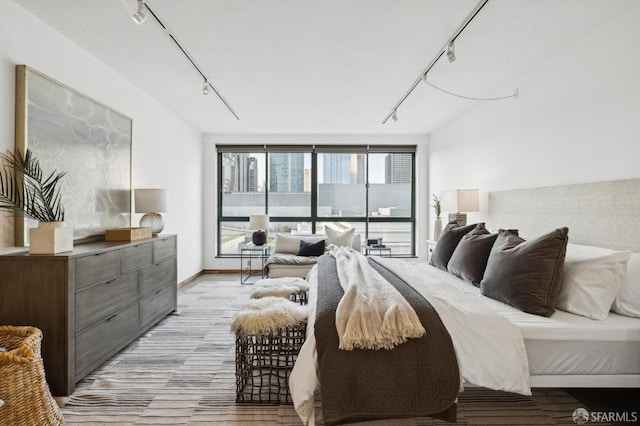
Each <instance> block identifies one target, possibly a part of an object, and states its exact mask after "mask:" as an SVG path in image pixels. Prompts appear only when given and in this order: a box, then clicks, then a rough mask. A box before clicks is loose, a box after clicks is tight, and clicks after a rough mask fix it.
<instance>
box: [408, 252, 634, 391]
mask: <svg viewBox="0 0 640 426" xmlns="http://www.w3.org/2000/svg"><path fill="white" fill-rule="evenodd" d="M416 267H420V268H424V273H425V274H430V275H436V276H437V277H438V278H439V279H440V280H441V281H442V282H443V283H444V284H447V285H450V286H453V287H456V288H458V289H459V290H461V291H463V292H464V293H465V294H467V295H469V296H470V297H473V298H475V299H478V300H480V301H481V302H482V303H483V304H485V305H487V306H489V307H490V308H491V309H492V310H494V311H495V312H497V313H498V314H500V315H501V316H503V317H505V318H507V319H508V320H509V321H511V322H512V323H513V324H515V325H516V326H517V327H518V328H519V329H520V331H521V333H522V337H523V338H524V343H525V347H526V351H527V357H528V359H529V371H530V374H531V375H532V376H563V375H565V376H572V375H602V376H607V375H638V374H640V319H638V318H631V317H625V316H622V315H617V314H614V313H613V312H610V313H609V316H608V317H607V319H605V320H603V321H598V320H592V319H589V318H586V317H582V316H579V315H574V314H571V313H568V312H565V311H562V310H556V312H555V313H554V314H553V315H552V316H551V317H542V316H539V315H533V314H528V313H526V312H522V311H520V310H519V309H516V308H514V307H512V306H509V305H506V304H504V303H502V302H499V301H497V300H494V299H490V298H488V297H485V296H483V295H482V294H480V289H479V288H478V287H476V286H474V285H472V284H471V283H469V282H467V281H464V280H462V279H460V278H458V277H456V276H454V275H451V274H449V273H448V272H445V271H442V270H440V269H437V268H435V267H433V266H431V265H428V264H424V265H422V264H421V265H420V266H416ZM607 380H612V379H611V378H607ZM635 380H636V381H637V382H638V385H640V379H639V378H636V379H635ZM558 383H559V381H558ZM605 383H606V382H605ZM609 383H610V384H609V385H610V386H611V385H613V383H611V382H609ZM531 384H532V386H548V385H552V384H553V381H549V380H545V381H544V382H542V383H539V382H538V383H537V382H536V380H535V377H532V383H531ZM561 386H567V385H561Z"/></svg>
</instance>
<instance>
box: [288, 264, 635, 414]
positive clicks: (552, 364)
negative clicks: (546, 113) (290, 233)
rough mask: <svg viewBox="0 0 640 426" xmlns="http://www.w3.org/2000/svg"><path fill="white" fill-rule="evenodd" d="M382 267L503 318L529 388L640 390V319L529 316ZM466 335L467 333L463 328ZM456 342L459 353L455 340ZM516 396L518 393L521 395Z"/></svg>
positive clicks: (302, 388) (308, 348)
mask: <svg viewBox="0 0 640 426" xmlns="http://www.w3.org/2000/svg"><path fill="white" fill-rule="evenodd" d="M380 262H381V263H383V264H384V265H385V266H387V267H388V268H389V269H391V270H394V271H395V272H397V273H398V274H399V275H400V276H401V277H403V278H405V279H410V277H414V278H416V277H418V278H419V280H418V282H420V281H430V282H435V283H439V284H440V285H442V284H446V288H454V289H457V290H458V291H459V292H461V293H464V294H465V295H466V298H467V299H468V300H472V301H474V302H475V303H476V304H479V305H482V306H484V307H487V308H490V309H491V310H493V311H494V312H496V313H497V314H498V315H499V316H500V317H501V318H505V319H507V320H508V321H509V322H510V323H512V324H514V325H515V326H516V328H517V330H519V334H520V335H521V336H522V339H523V340H524V346H525V347H526V353H523V354H522V355H521V358H518V360H519V361H522V365H521V367H524V366H526V372H525V376H527V378H526V380H527V383H529V382H528V380H529V374H527V373H530V383H531V386H535V387H538V386H563V387H571V386H611V387H615V386H620V387H621V386H633V387H638V386H640V319H638V318H631V317H626V316H621V315H617V314H614V313H609V316H608V317H607V319H606V320H604V321H596V320H592V319H589V318H585V317H582V316H578V315H573V314H570V313H568V312H564V311H561V310H556V312H555V313H554V314H553V315H552V316H551V317H548V318H547V317H541V316H538V315H532V314H527V313H525V312H522V311H520V310H518V309H516V308H513V307H511V306H509V305H506V304H504V303H502V302H498V301H496V300H493V299H490V298H487V297H484V296H482V295H481V294H480V289H479V288H477V287H475V286H473V285H472V284H470V283H468V282H466V281H463V280H461V279H459V278H457V277H455V276H453V275H451V274H449V273H447V272H445V271H442V270H439V269H437V268H434V267H432V266H430V265H428V264H426V263H410V262H406V261H404V260H401V259H393V258H391V259H387V258H380ZM316 270H317V268H314V269H313V270H312V271H311V273H310V274H309V277H308V280H309V283H310V287H311V288H310V292H309V304H310V311H309V326H308V327H307V342H306V343H305V345H304V346H303V347H302V350H301V352H300V355H299V357H298V361H297V362H296V366H295V367H294V369H293V372H292V375H291V380H290V387H291V393H292V398H293V401H294V404H295V407H296V410H297V411H298V413H299V414H300V416H301V418H302V419H303V421H304V420H305V419H307V418H308V416H309V415H311V413H312V412H313V393H314V391H315V389H316V387H317V384H318V379H317V373H316V370H317V362H316V353H315V350H316V348H315V337H314V335H313V322H314V320H315V300H316V283H317V274H316ZM426 277H429V278H428V279H427V278H426ZM413 284H414V283H413V282H412V285H413ZM417 290H418V291H420V292H422V291H423V290H424V289H423V288H422V287H419V288H417ZM427 300H429V301H430V302H431V298H428V297H427ZM465 303H466V302H465ZM436 304H437V303H436ZM434 308H435V309H436V310H437V311H438V313H439V314H440V311H439V310H438V306H436V305H434ZM441 317H442V315H441ZM445 319H446V317H445V318H443V323H444V324H445V326H447V322H446V321H445ZM475 327H476V325H475V324H474V328H475ZM448 329H449V328H448ZM463 331H466V329H464V328H463ZM454 334H455V333H454ZM463 334H465V335H466V334H470V333H463ZM462 337H463V338H464V337H465V336H462ZM466 337H469V336H466ZM452 340H454V347H456V351H458V347H457V346H456V341H455V339H454V336H453V335H452ZM473 350H474V351H475V349H473ZM458 357H459V359H458V362H459V363H460V364H461V361H463V360H461V359H460V355H458ZM487 359H488V358H487V355H486V354H485V355H481V353H477V354H476V356H474V357H473V359H468V360H467V363H469V366H468V367H465V366H464V365H463V364H461V373H462V374H463V376H464V375H465V371H467V373H468V369H475V370H477V371H480V372H481V374H483V375H487V374H488V375H489V376H491V375H492V374H493V375H495V373H491V372H488V371H487V368H488V366H487V364H486V361H487ZM480 366H481V368H478V367H480ZM501 370H502V376H503V378H504V379H505V380H510V381H511V380H513V378H512V377H508V376H510V373H508V370H507V369H504V368H502V369H501ZM469 374H472V375H473V374H475V373H469ZM464 378H465V382H467V383H475V384H478V385H480V386H484V387H489V388H492V386H490V385H487V383H484V384H483V383H481V381H482V380H484V378H482V377H480V378H477V377H474V378H473V379H471V378H470V377H464ZM496 379H499V376H495V377H493V378H491V377H490V380H489V384H490V381H491V380H496ZM516 380H522V379H519V378H518V379H516ZM511 387H513V386H511ZM503 388H504V387H503ZM527 390H528V389H527ZM512 391H515V392H518V390H512ZM521 393H526V390H522V389H521Z"/></svg>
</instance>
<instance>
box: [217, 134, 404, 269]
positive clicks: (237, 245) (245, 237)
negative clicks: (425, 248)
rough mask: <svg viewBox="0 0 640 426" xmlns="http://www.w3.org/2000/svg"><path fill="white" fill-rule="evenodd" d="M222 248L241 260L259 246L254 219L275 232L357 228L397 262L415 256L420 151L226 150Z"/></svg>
mask: <svg viewBox="0 0 640 426" xmlns="http://www.w3.org/2000/svg"><path fill="white" fill-rule="evenodd" d="M217 149H218V180H219V186H218V188H219V193H218V212H219V213H218V235H219V236H220V237H219V239H218V242H217V244H218V247H217V252H218V255H220V256H225V255H232V256H233V255H237V254H238V253H239V252H240V249H241V248H242V247H243V246H244V245H246V244H247V243H249V242H250V241H251V233H252V230H250V229H249V216H250V215H251V214H265V213H266V214H268V215H269V219H270V221H269V223H270V226H269V235H268V236H269V240H270V241H272V240H273V238H274V237H275V233H277V232H280V233H294V234H312V233H318V234H322V233H324V226H325V225H326V224H329V223H331V224H333V225H335V226H340V227H348V228H355V229H356V233H358V234H359V235H360V238H361V241H362V242H363V243H364V242H366V239H367V238H369V239H373V238H382V239H383V243H384V244H385V245H387V246H388V247H391V248H392V253H393V255H401V256H413V255H415V249H414V246H415V244H414V241H415V235H414V234H415V201H414V199H415V197H414V191H415V186H414V179H413V176H414V171H415V146H375V147H367V146H325V145H323V146H315V147H313V146H281V145H274V146H226V145H225V146H218V147H217Z"/></svg>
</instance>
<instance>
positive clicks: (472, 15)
mask: <svg viewBox="0 0 640 426" xmlns="http://www.w3.org/2000/svg"><path fill="white" fill-rule="evenodd" d="M488 2H489V0H480V1H479V2H478V4H477V5H476V7H474V8H473V10H472V11H471V13H469V15H468V16H467V17H466V19H465V20H464V22H462V24H460V26H459V27H458V29H457V30H456V31H455V32H454V33H453V34H452V35H451V37H449V39H448V40H447V44H445V45H444V46H443V47H442V48H441V49H440V50H438V53H436V55H435V56H434V57H433V59H432V60H431V62H430V63H429V65H427V67H426V68H425V70H424V71H422V73H420V75H419V76H418V78H416V79H415V81H414V82H413V84H411V86H409V89H408V90H407V91H406V93H405V94H404V95H403V96H402V97H401V98H400V100H399V101H398V103H397V104H396V105H395V106H394V107H393V109H391V111H389V113H388V114H387V116H386V117H385V119H384V120H382V124H385V123H386V122H387V121H389V119H390V118H392V117H393V116H394V115H395V113H396V111H397V110H398V108H400V105H402V103H403V102H404V101H405V100H406V99H407V98H408V97H409V95H410V94H411V93H412V92H413V90H414V89H415V88H416V87H418V84H420V82H421V81H422V80H424V81H425V82H426V80H427V73H428V72H429V71H431V68H433V66H434V65H435V64H436V62H438V59H440V57H441V56H443V55H444V54H445V53H447V56H448V51H449V46H451V48H452V54H453V58H454V59H455V52H454V50H455V48H454V47H453V40H455V39H456V38H457V37H458V36H459V35H460V34H461V33H462V31H464V29H465V28H466V27H467V25H469V23H471V21H472V20H473V18H475V17H476V15H477V14H478V13H480V10H482V8H483V7H484V6H485V5H486V4H487V3H488ZM449 61H452V59H451V57H449Z"/></svg>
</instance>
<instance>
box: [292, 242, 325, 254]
mask: <svg viewBox="0 0 640 426" xmlns="http://www.w3.org/2000/svg"><path fill="white" fill-rule="evenodd" d="M323 254H324V240H320V241H318V242H317V243H309V242H307V241H304V240H303V241H300V250H299V251H298V256H322V255H323Z"/></svg>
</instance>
